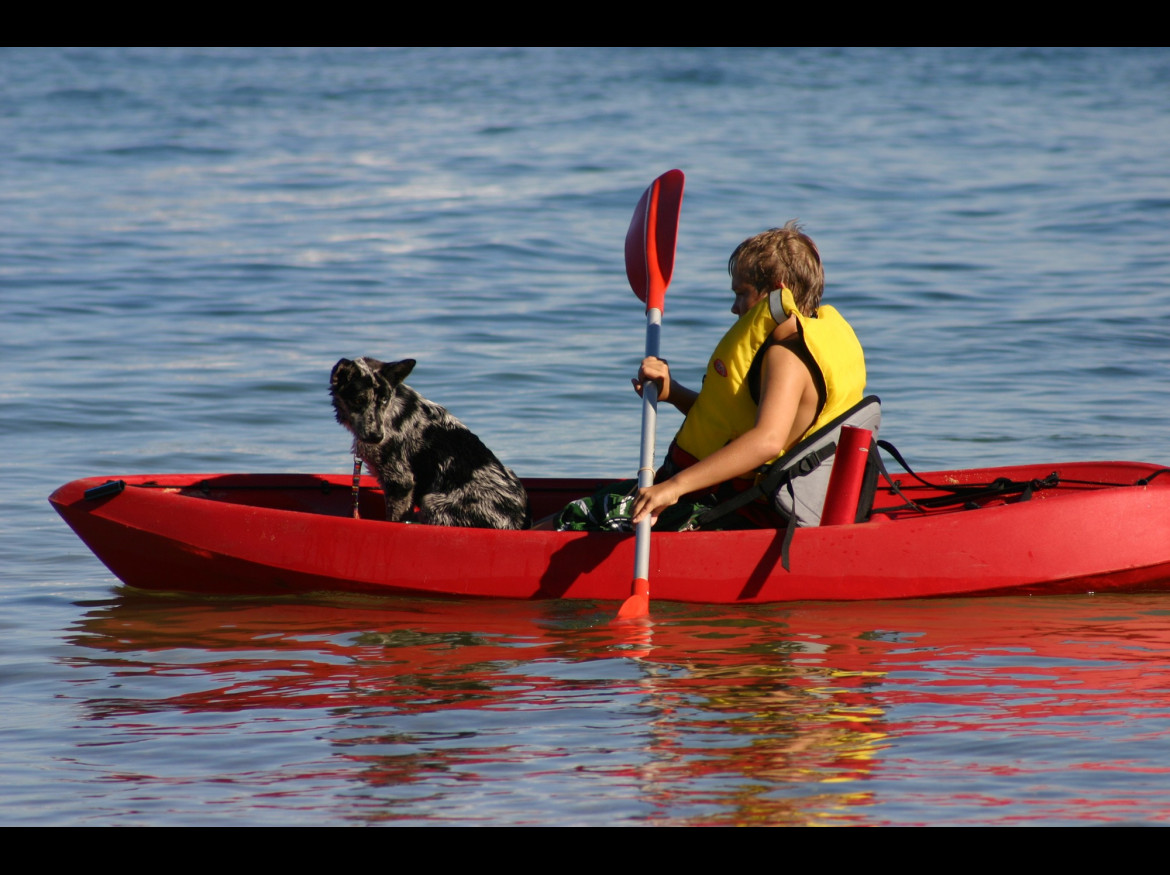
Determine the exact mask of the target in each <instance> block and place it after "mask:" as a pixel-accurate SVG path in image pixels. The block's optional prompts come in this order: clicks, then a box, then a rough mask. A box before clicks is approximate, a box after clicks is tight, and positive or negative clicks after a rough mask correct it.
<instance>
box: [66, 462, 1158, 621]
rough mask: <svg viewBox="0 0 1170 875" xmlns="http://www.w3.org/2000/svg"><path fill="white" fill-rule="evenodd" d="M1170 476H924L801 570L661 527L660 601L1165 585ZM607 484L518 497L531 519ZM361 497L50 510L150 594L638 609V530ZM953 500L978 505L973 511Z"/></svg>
mask: <svg viewBox="0 0 1170 875" xmlns="http://www.w3.org/2000/svg"><path fill="white" fill-rule="evenodd" d="M1167 472H1170V469H1167V468H1164V467H1162V466H1157V465H1149V464H1141V463H1136V462H1078V463H1069V464H1061V465H1055V466H1053V465H1030V466H1017V467H1010V468H986V469H972V470H962V471H936V472H930V473H927V474H923V475H922V479H923V480H925V481H929V482H930V483H933V484H938V486H937V487H932V486H927V485H923V484H920V483H916V481H914V480H912V479H911V478H909V477H906V478H902V480H903V482H902V489H901V492H900V493H898V494H895V492H894V490H891V489H890V488H889V487H888V486H886V487H885V488H882V489H879V490H878V494H877V498H876V500H875V502H874V511H873V514H872V516H871V517H870V519H869V520H868V521H866V522H863V523H852V524H849V525H836V526H822V527H818V528H801V529H798V530H797V531H796V532H795V533H794V537H793V539H792V542H791V546H790V556H789V559H790V562H789V565H790V568H789V570H785V569H784V568H783V567H782V566H781V555H780V554H781V543H782V541H783V532H782V531H781V532H777V531H774V530H762V529H757V530H751V531H727V532H672V533H657V532H656V533H655V534H654V537H653V540H652V542H651V560H650V563H651V564H650V571H651V579H652V580H653V597H654V599H655V600H672V601H680V602H707V603H713V604H748V603H759V602H783V601H795V600H805V599H839V600H853V599H896V598H922V597H933V596H971V595H1007V594H1017V595H1019V594H1041V593H1080V592H1088V591H1096V592H1104V591H1121V590H1126V591H1135V590H1157V589H1167V588H1170V473H1167ZM1163 474H1165V475H1166V476H1159V475H1163ZM1008 481H1011V482H1014V483H1016V484H1031V485H1030V486H1025V488H1023V489H1022V490H1021V489H1017V490H1016V491H1015V492H1014V493H1013V492H1012V491H1011V490H1008V491H1007V492H1001V493H998V494H997V493H996V491H995V489H993V488H991V489H985V488H984V487H985V486H989V485H993V484H996V483H997V482H998V483H1003V482H1008ZM600 483H601V481H596V480H582V479H577V480H570V479H550V480H529V481H525V486H526V487H527V489H528V491H529V495H530V497H531V500H532V505H533V512H534V515H535V516H536V517H537V518H539V517H541V516H543V515H546V514H548V513H552V512H554V511H555V510H557V509H559V508H560V507H563V506H564V505H565V504H566V503H567V502H568V501H570V500H572V499H574V498H578V497H580V496H582V495H588V494H590V493H592V492H593V491H594V489H596V488H597V487H598V486H599V485H600ZM350 485H351V483H350V478H349V477H348V476H346V475H341V474H338V475H332V474H173V475H157V474H156V475H146V476H137V477H123V478H121V479H119V480H116V481H110V480H108V479H107V478H101V477H93V478H88V479H84V480H76V481H74V482H72V483H68V484H66V485H65V486H62V487H61V488H60V489H58V490H57V491H56V492H54V493H53V494H52V495H51V496H50V497H49V501H50V502H51V503H52V505H53V507H54V508H56V510H57V512H58V513H60V514H61V516H62V517H63V518H64V519H65V521H66V522H67V523H68V524H69V525H70V526H71V527H72V528H73V530H74V531H75V532H77V534H78V535H79V536H80V537H81V539H82V540H83V541H84V542H85V543H86V544H87V545H88V546H89V547H90V549H91V550H93V552H94V553H95V554H97V556H98V558H100V559H101V560H102V562H104V563H105V564H106V565H107V566H108V567H109V569H110V570H111V571H112V572H113V573H114V574H116V575H117V576H118V577H119V578H120V579H121V580H122V581H124V582H125V583H126V584H128V585H130V586H133V587H137V588H139V589H147V590H162V591H178V592H188V593H201V594H216V595H273V594H289V593H310V592H346V593H371V594H386V595H425V596H459V597H481V598H508V599H537V598H576V599H612V600H621V599H624V598H626V597H627V596H628V595H629V591H630V569H631V567H632V566H633V560H634V557H633V551H634V536H633V535H629V534H619V533H588V534H586V533H569V532H565V533H561V532H544V531H495V530H489V529H466V528H445V527H439V526H424V525H414V524H409V523H388V522H385V521H383V520H381V519H380V517H381V516H382V511H383V505H382V495H381V492H380V490H379V488H378V486H377V483H376V482H375V481H374V480H373V479H372V478H369V477H366V478H363V482H362V485H363V490H362V503H361V518H359V519H354V518H352V516H351V504H350V501H351V493H350ZM883 485H884V484H883ZM953 490H958V491H959V492H960V493H963V492H964V490H966V494H960V496H959V499H960V500H961V501H962V503H960V504H956V503H955V499H954V497H953V495H951V492H952V491H953ZM87 491H88V496H87ZM908 501H909V502H910V503H907V502H908ZM940 503H941V504H943V505H944V506H938V505H939V504H940Z"/></svg>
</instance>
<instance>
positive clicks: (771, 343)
mask: <svg viewBox="0 0 1170 875" xmlns="http://www.w3.org/2000/svg"><path fill="white" fill-rule="evenodd" d="M727 270H728V273H729V274H730V275H731V290H732V292H734V294H735V302H734V303H733V304H732V307H731V312H732V313H734V314H735V315H736V316H738V317H739V319H738V320H737V321H736V323H735V325H733V326H732V327H731V330H730V331H728V332H727V334H725V335H724V336H723V339H722V340H721V341H720V342H719V345H718V346H716V347H715V352H714V353H713V354H712V356H711V360H710V363H709V364H708V366H707V373H706V376H705V377H704V378H703V387H702V390H701V391H699V392H695V391H694V390H692V389H688V388H687V387H685V386H683V385H681V384H679V383H676V382H674V381H673V380H672V379H671V376H670V367H669V366H668V365H667V363H666V361H664V360H663V359H658V358H647V359H645V360H643V362H642V365H641V367H640V368H639V370H638V376H637V378H636V379H635V380H634V381H633V383H634V389H635V390H636V391H637V392H638V393H639V394H641V391H642V383H643V382H644V381H646V380H653V381H654V382H655V383H656V384H657V387H658V398H659V400H662V401H669V402H670V403H671V404H673V405H674V406H675V407H677V408H678V409H679V410H680V411H681V412H682V413H684V414H686V420H685V421H684V422H683V424H682V427H681V428H680V429H679V431H678V434H677V435H675V438H674V441H673V442H672V443H671V445H670V449H669V451H668V452H667V459H666V463H665V464H664V465H663V467H662V469H661V470H659V472H658V475H657V477H656V482H655V484H654V485H653V486H650V487H648V488H645V489H639V490H638V494H637V497H636V499H635V500H634V501H633V507H632V510H631V511H630V513H631V515H632V517H633V519H632V522H633V523H634V524H637V523H638V522H640V521H641V520H642V519H643V518H644V517H646V516H647V515H648V516H649V517H650V518H651V520H653V521H655V522H657V521H658V517H659V515H661V514H662V513H663V512H664V511H666V510H667V509H668V508H670V507H672V506H674V505H675V504H676V503H678V502H679V500H680V499H682V498H684V497H686V498H687V499H689V501H688V502H684V505H686V506H685V507H684V508H682V510H683V511H684V512H683V513H681V514H675V516H677V517H679V519H678V520H671V521H670V524H669V527H670V528H677V523H679V522H681V523H683V524H684V525H685V523H686V522H687V521H688V520H689V519H690V518H691V517H692V516H694V515H695V511H694V510H693V508H694V507H695V503H698V504H703V503H706V504H708V505H709V504H713V503H715V502H716V501H717V500H716V499H714V498H711V497H710V496H711V494H712V493H713V492H715V491H717V487H721V485H723V484H729V485H730V486H731V487H732V488H736V489H744V488H747V487H748V486H750V485H752V483H753V482H754V480H755V475H756V472H757V469H759V468H760V467H761V466H762V465H767V464H769V463H771V462H772V461H774V460H775V459H777V458H779V457H780V456H781V455H783V453H784V451H785V450H787V449H788V448H789V447H791V446H792V445H793V444H795V443H796V442H797V441H799V440H800V439H801V438H803V437H805V436H806V435H807V434H809V433H810V432H812V431H814V430H816V429H817V428H820V427H821V426H823V425H824V424H826V423H828V422H829V421H830V420H832V419H834V418H835V417H837V416H839V415H840V414H842V413H844V412H845V411H846V410H848V409H849V408H850V407H852V406H853V405H854V404H856V403H858V402H859V401H861V399H862V396H863V395H864V391H865V356H864V353H863V352H862V349H861V344H860V343H859V342H858V340H857V336H856V335H855V334H854V333H853V329H852V328H851V327H850V326H849V323H847V322H846V321H845V320H844V319H843V318H842V317H841V315H840V314H839V313H838V312H837V311H836V310H835V309H834V308H833V307H828V306H824V307H822V306H820V300H821V293H822V292H823V291H824V285H825V278H824V268H823V267H822V265H821V257H820V253H819V252H818V251H817V247H816V244H814V243H813V241H812V240H811V239H810V238H809V237H808V236H807V235H806V234H804V233H803V232H802V231H801V229H800V226H799V225H797V224H796V222H795V221H792V222H789V223H788V224H786V225H785V226H784V227H783V228H772V229H771V230H769V231H765V232H763V233H762V234H757V235H756V236H754V237H750V238H748V239H747V240H745V241H743V242H742V243H740V244H739V246H737V247H736V249H735V251H734V252H733V253H732V254H731V258H730V259H728V262H727ZM596 500H597V497H595V499H594V502H596ZM607 504H608V502H607ZM574 505H576V506H577V508H576V509H577V511H578V514H577V515H578V516H579V515H580V514H579V512H580V511H586V512H587V513H588V516H590V517H594V516H596V512H594V511H593V510H592V507H591V504H590V503H589V501H588V500H586V501H585V502H574ZM574 505H570V506H569V508H566V509H565V511H563V512H562V514H561V518H560V520H559V521H558V522H559V526H558V527H559V528H562V529H565V528H593V527H594V526H592V525H584V524H580V523H579V522H575V521H574V520H573V516H574V514H573V513H571V511H572V510H573V508H574ZM607 511H608V508H607ZM745 511H746V513H745ZM609 512H610V513H611V514H612V511H609ZM740 513H741V515H743V516H746V517H747V522H748V524H754V525H765V526H766V525H784V522H783V520H782V519H781V518H780V517H779V515H778V514H775V513H774V512H773V511H772V510H771V509H770V508H767V507H766V506H764V505H762V504H753V505H749V506H748V507H747V508H745V509H744V510H743V511H741V512H740ZM612 515H614V516H616V514H612ZM668 516H669V515H668ZM666 523H667V521H666V520H664V524H666ZM741 524H743V522H742V520H741Z"/></svg>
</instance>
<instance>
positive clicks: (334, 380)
mask: <svg viewBox="0 0 1170 875" xmlns="http://www.w3.org/2000/svg"><path fill="white" fill-rule="evenodd" d="M354 370H355V368H354V364H353V362H351V361H350V360H349V359H342V360H341V361H339V362H338V363H337V364H335V365H334V366H333V371H332V372H331V373H330V374H329V385H330V386H338V385H340V384H341V383H342V381H343V380H344V381H346V382H348V381H349V378H350V377H352V376H353V372H354Z"/></svg>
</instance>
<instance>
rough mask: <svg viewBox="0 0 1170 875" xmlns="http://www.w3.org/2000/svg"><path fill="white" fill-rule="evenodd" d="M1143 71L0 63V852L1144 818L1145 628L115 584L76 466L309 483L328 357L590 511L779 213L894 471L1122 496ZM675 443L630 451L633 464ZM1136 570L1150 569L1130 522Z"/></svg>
mask: <svg viewBox="0 0 1170 875" xmlns="http://www.w3.org/2000/svg"><path fill="white" fill-rule="evenodd" d="M1168 93H1170V52H1167V51H1166V50H1163V49H1127V50H1124V51H1122V50H1110V49H996V50H987V49H897V50H894V49H866V50H855V49H849V50H845V49H840V50H825V49H798V50H780V49H776V50H766V49H752V50H734V51H733V50H711V49H688V50H665V49H653V50H628V49H626V50H622V49H480V50H452V49H410V50H374V49H370V50H355V49H345V50H341V49H295V50H294V49H264V50H258V49H3V50H0V332H2V334H0V337H2V342H0V435H2V440H3V443H2V446H3V451H4V452H3V454H2V455H0V465H2V466H3V468H2V473H3V480H2V483H3V486H2V487H0V532H2V533H3V534H2V536H0V568H3V584H2V586H0V625H2V627H3V631H4V633H5V634H4V635H3V639H2V643H0V702H2V705H0V714H2V718H0V786H3V787H4V793H3V794H2V798H0V822H4V823H9V824H93V825H96V824H103V825H105V824H146V823H149V824H185V823H190V824H194V823H314V824H316V823H336V824H345V823H383V822H391V823H398V822H405V823H424V822H430V823H494V824H512V823H546V824H568V823H572V824H602V823H605V824H612V823H622V824H638V823H745V824H746V823H776V824H788V823H867V824H874V823H934V824H942V823H973V824H991V823H1065V822H1077V821H1082V822H1083V821H1085V820H1091V821H1115V820H1121V821H1138V822H1163V821H1165V820H1166V819H1167V814H1166V813H1167V812H1168V811H1170V790H1168V789H1167V785H1166V782H1165V780H1164V775H1165V774H1166V772H1167V770H1168V769H1170V754H1168V753H1167V748H1166V745H1165V743H1164V737H1165V732H1166V731H1167V728H1168V727H1167V717H1168V715H1170V699H1168V698H1167V696H1166V694H1165V692H1164V691H1165V690H1166V689H1168V688H1170V685H1168V684H1167V680H1168V679H1167V678H1166V677H1165V674H1166V669H1165V667H1164V666H1165V663H1166V659H1165V655H1166V650H1167V647H1166V645H1167V644H1170V638H1168V637H1167V634H1166V632H1165V631H1164V630H1165V629H1166V628H1167V625H1168V624H1167V616H1170V615H1168V613H1167V612H1168V611H1170V596H1160V595H1146V596H1141V597H1137V596H1134V597H1122V596H1118V597H1110V598H1103V597H1097V596H1089V595H1086V596H1080V597H1071V598H1061V599H1036V600H1028V599H1017V600H1011V599H1002V600H1000V599H996V600H985V601H981V602H964V603H958V602H931V603H921V604H918V603H916V604H910V605H902V606H898V607H893V606H890V605H846V606H839V605H828V604H826V605H806V606H787V607H785V606H777V607H771V608H758V609H751V610H745V609H735V610H728V609H713V608H696V607H680V606H663V607H662V608H661V609H660V610H658V611H656V614H655V625H654V626H653V628H652V630H651V631H650V633H649V634H650V638H649V639H648V640H636V641H631V640H627V639H626V638H623V637H621V636H618V635H616V634H615V633H613V632H611V631H609V630H607V628H606V627H605V624H604V620H605V618H606V617H607V614H608V611H609V610H610V608H609V606H606V605H591V604H556V603H550V604H543V605H516V604H504V605H490V606H483V605H474V606H467V605H452V604H450V603H427V602H412V601H399V600H393V601H381V602H356V603H354V602H329V603H319V604H312V605H306V604H297V603H280V602H259V603H257V602H231V601H225V602H202V601H198V600H187V599H175V598H168V599H160V598H145V597H143V596H140V595H135V594H134V593H131V592H128V591H127V590H125V589H123V588H120V587H119V585H118V584H117V582H116V580H115V579H114V578H113V577H112V576H111V575H110V574H109V573H108V572H107V571H106V570H105V569H104V567H103V566H101V564H100V563H99V562H97V560H96V559H94V558H93V557H92V555H91V554H90V553H89V552H88V551H87V550H86V549H85V547H84V546H83V545H82V544H81V543H80V541H78V540H77V539H76V537H75V536H73V534H72V533H71V532H70V531H69V530H68V529H67V528H66V527H65V525H64V524H63V523H62V522H61V521H60V520H59V519H58V518H57V517H56V515H55V514H54V513H53V512H52V511H51V509H50V508H49V506H48V504H47V503H46V502H45V497H46V496H47V495H48V493H49V492H51V491H52V489H53V488H55V487H56V486H58V485H60V484H61V483H63V482H65V481H67V480H71V479H73V478H76V477H81V476H90V475H118V474H131V473H147V472H167V471H209V472H210V471H261V470H263V471H281V470H296V471H337V472H345V471H348V468H349V465H350V457H349V456H348V440H347V438H346V435H345V433H344V432H343V431H342V430H341V429H340V427H339V426H338V425H337V424H336V422H335V421H334V420H333V417H332V412H331V409H330V407H329V403H328V398H327V395H326V391H325V387H326V380H327V377H328V372H329V368H330V367H331V365H332V364H333V362H335V361H336V360H337V359H338V358H340V357H342V356H356V355H374V356H378V357H381V358H400V357H407V356H410V357H413V358H416V359H417V360H418V362H419V364H418V367H417V369H416V371H415V373H414V375H413V376H412V379H411V383H412V385H413V386H415V388H417V389H419V390H420V391H421V392H423V393H424V394H426V395H427V396H429V397H431V398H433V399H435V400H437V401H439V402H440V403H443V404H445V405H446V406H447V407H449V408H450V409H451V410H452V411H453V412H454V413H455V414H456V415H457V416H459V417H460V418H461V419H462V420H463V421H464V422H466V423H467V424H469V425H470V426H471V427H472V428H473V429H474V430H475V431H476V432H477V433H478V434H480V436H481V437H483V438H484V440H485V441H486V442H487V443H488V445H489V446H491V447H492V448H493V449H494V450H495V451H496V452H497V454H498V455H499V456H500V457H501V458H503V459H504V460H505V462H507V463H508V464H509V465H510V466H512V467H513V468H515V469H516V470H517V471H518V472H519V473H521V474H522V475H525V476H542V475H603V476H611V475H612V476H631V475H632V472H633V470H634V469H635V468H636V467H637V452H638V448H637V437H636V436H637V432H638V428H639V423H640V418H639V408H638V405H637V402H636V398H635V396H634V395H633V394H632V392H630V390H629V384H628V378H629V376H630V374H631V370H632V368H633V367H634V365H635V363H636V362H637V360H638V359H639V358H640V353H641V348H642V335H643V325H644V323H643V318H642V314H641V311H640V309H639V307H638V304H637V302H636V300H635V299H634V297H633V295H632V294H631V293H630V291H629V288H628V286H627V284H626V280H625V275H624V268H623V263H622V241H623V238H624V234H625V229H626V225H627V223H628V221H629V218H630V214H631V211H632V209H633V206H634V203H635V202H636V200H637V197H638V195H639V194H640V192H641V191H642V189H643V188H644V187H645V186H646V185H647V184H648V182H649V181H650V180H651V179H652V178H653V177H654V176H656V175H657V174H659V173H661V172H662V171H664V170H666V169H669V168H671V167H679V168H681V169H683V170H684V171H685V172H686V174H687V191H686V196H685V199H684V204H683V217H682V225H681V229H680V235H679V245H678V258H677V262H676V269H675V274H674V280H673V283H672V285H671V287H670V291H669V294H668V298H667V307H666V316H665V323H664V330H663V354H664V355H665V356H666V357H668V358H669V359H670V360H671V363H672V367H674V368H676V369H680V376H681V377H682V378H683V380H684V382H689V383H691V384H692V385H693V384H695V383H697V382H698V378H699V375H700V374H701V373H702V369H703V366H704V364H705V359H706V355H707V354H708V352H709V350H710V348H711V347H712V346H713V344H714V343H715V341H716V340H717V339H718V337H719V336H720V335H721V333H722V332H723V331H724V330H725V328H726V326H727V325H728V324H729V321H730V314H729V312H728V308H729V307H730V304H731V296H730V294H729V292H728V288H727V287H728V278H727V276H726V272H725V265H726V259H727V255H728V254H729V253H730V251H731V249H732V248H733V247H734V246H735V244H736V243H738V242H739V241H740V240H742V239H743V238H744V237H746V236H748V235H750V234H752V233H755V232H756V231H759V230H761V229H763V228H766V227H769V226H773V225H777V224H781V223H782V222H784V221H786V220H787V219H790V218H794V217H795V218H799V219H800V220H801V221H802V222H803V223H804V224H805V226H806V228H807V230H808V231H809V233H810V234H811V235H812V236H813V237H814V238H815V239H816V240H817V242H818V244H819V245H820V247H821V252H822V254H823V256H824V260H825V263H826V266H827V272H828V285H827V290H826V296H825V300H826V301H827V302H830V303H833V304H835V305H836V306H838V307H839V309H841V310H842V311H843V312H844V313H845V314H846V315H847V317H848V318H849V319H850V320H851V322H852V323H853V324H854V326H855V327H856V328H857V331H858V334H859V336H860V337H861V339H862V342H863V343H864V345H865V347H866V351H867V357H868V363H869V377H870V385H869V390H870V391H871V392H874V393H876V394H878V395H880V396H881V397H882V399H883V403H884V418H883V433H884V436H885V437H887V438H889V439H891V440H893V441H894V442H895V443H896V444H897V445H898V446H899V447H900V448H901V449H902V450H903V452H904V453H905V454H906V455H907V456H908V457H909V458H910V459H911V460H912V461H913V462H915V463H917V464H918V465H919V466H921V467H923V468H931V467H938V466H969V465H980V464H994V463H1004V464H1006V463H1013V462H1030V461H1046V460H1049V459H1051V460H1057V459H1064V460H1068V459H1074V458H1117V459H1134V460H1143V461H1151V462H1159V463H1165V462H1167V461H1168V459H1170V454H1168V452H1167V437H1166V435H1167V434H1170V387H1168V383H1167V380H1166V376H1165V375H1166V374H1167V372H1168V370H1170V368H1168V366H1170V345H1168V344H1167V337H1168V336H1170V295H1168V294H1167V293H1166V289H1167V285H1168V282H1170V244H1168V240H1170V236H1168V234H1167V228H1168V226H1170V173H1168V172H1167V163H1166V158H1167V147H1166V144H1167V143H1168V142H1170V102H1168V101H1167V99H1166V95H1167V94H1168ZM678 423H679V419H678V417H677V416H676V415H675V414H673V412H670V411H666V410H664V411H663V413H662V415H661V416H660V424H659V428H660V432H659V439H660V440H659V443H660V446H662V445H665V442H666V440H667V438H668V437H669V435H670V434H671V433H672V432H673V430H674V429H675V428H677V426H678ZM1168 537H1170V535H1168Z"/></svg>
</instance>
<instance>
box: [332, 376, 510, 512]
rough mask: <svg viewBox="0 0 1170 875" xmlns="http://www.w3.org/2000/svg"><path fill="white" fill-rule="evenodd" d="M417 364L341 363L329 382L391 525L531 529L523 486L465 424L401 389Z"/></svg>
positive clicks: (341, 419)
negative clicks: (383, 497) (383, 499)
mask: <svg viewBox="0 0 1170 875" xmlns="http://www.w3.org/2000/svg"><path fill="white" fill-rule="evenodd" d="M414 364H415V362H414V359H404V360H403V361H400V362H380V361H378V360H377V359H373V358H368V357H363V358H359V359H356V360H354V361H351V360H350V359H342V360H341V361H339V362H338V363H337V364H336V365H334V367H333V373H332V375H331V376H330V379H329V391H330V394H331V395H332V397H333V409H334V411H335V412H336V414H337V421H338V422H340V423H341V424H342V425H343V426H345V427H346V428H347V429H348V430H349V431H350V432H352V433H353V452H354V455H355V456H358V457H359V458H361V459H362V460H363V461H364V462H365V463H366V466H367V467H368V469H369V470H370V471H371V472H372V473H373V474H374V475H375V476H376V477H377V478H378V482H379V483H380V484H381V485H382V490H383V492H384V493H385V495H386V519H388V520H390V521H392V522H401V521H403V520H415V521H417V522H421V523H426V524H428V525H435V526H469V527H472V528H483V529H524V528H528V526H529V525H530V524H531V523H532V515H531V511H530V509H529V505H528V495H527V493H526V492H525V491H524V487H523V485H521V483H520V480H519V479H518V478H517V477H516V475H515V474H513V473H512V472H511V471H510V470H509V469H508V468H505V467H504V466H503V465H502V464H501V463H500V460H499V459H497V458H496V457H495V455H494V454H493V453H492V451H491V450H489V449H488V448H487V447H486V446H484V443H483V441H481V440H480V439H479V438H478V437H476V436H475V435H474V434H472V433H471V431H469V430H468V428H467V427H466V426H465V425H463V423H461V422H460V421H459V420H457V419H456V418H455V417H454V416H452V415H451V414H450V413H448V412H447V411H446V410H445V409H443V408H442V407H440V406H439V405H438V404H433V403H432V402H430V401H428V400H427V399H425V398H423V397H422V396H421V395H419V394H418V393H417V392H415V391H414V390H413V389H411V388H410V387H409V386H407V385H406V384H405V383H403V382H402V381H403V380H405V379H406V377H407V375H408V374H410V372H411V371H412V370H413V369H414ZM415 508H418V513H417V516H416V515H415V513H414V509H415Z"/></svg>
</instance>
